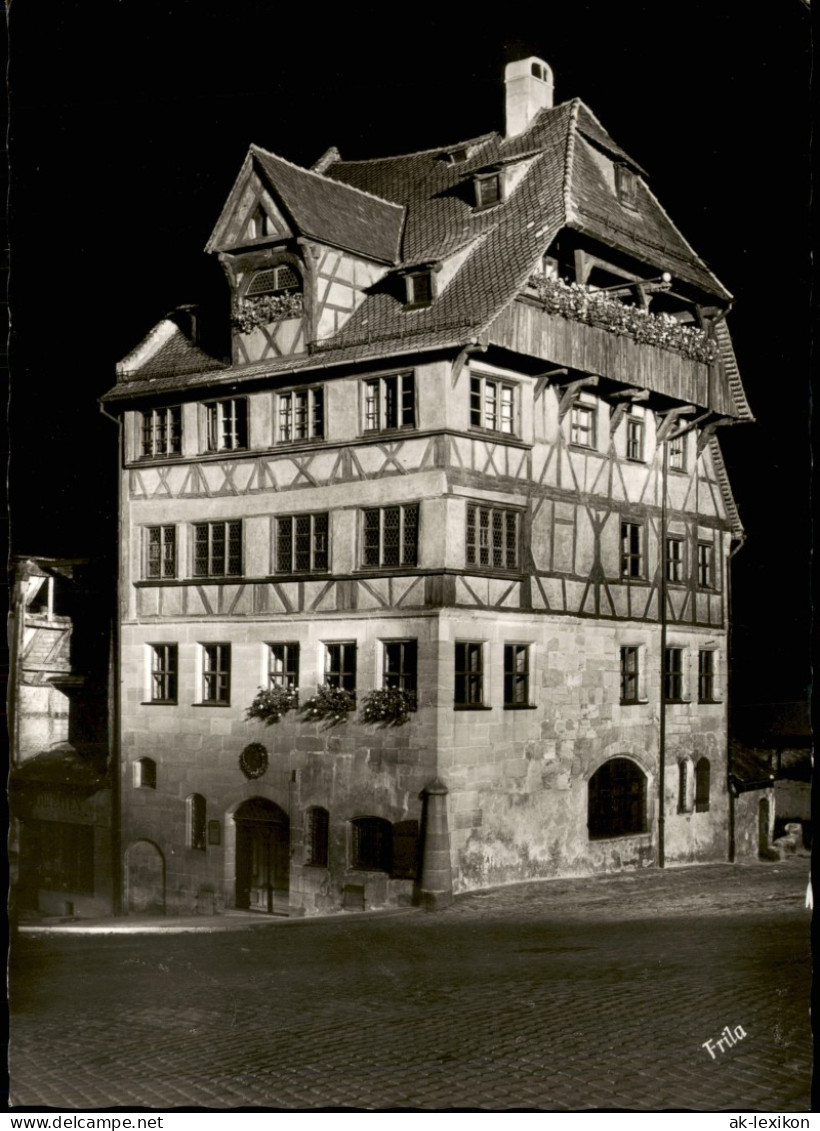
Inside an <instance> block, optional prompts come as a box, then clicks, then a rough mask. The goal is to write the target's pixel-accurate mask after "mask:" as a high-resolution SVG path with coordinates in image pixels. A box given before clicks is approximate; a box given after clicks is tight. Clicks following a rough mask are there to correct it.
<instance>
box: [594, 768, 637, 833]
mask: <svg viewBox="0 0 820 1131" xmlns="http://www.w3.org/2000/svg"><path fill="white" fill-rule="evenodd" d="M588 825H589V838H590V840H600V839H602V838H604V837H614V836H632V835H634V834H636V833H644V832H646V775H645V774H644V772H643V770H641V768H640V767H639V766H637V765H636V764H635V763H634V762H632V761H630V759H628V758H613V759H612V760H611V761H609V762H604V764H603V765H602V766H600V767H599V768H598V769H597V770H596V771H595V773H594V774H593V775H592V777H591V778H590V780H589V819H588Z"/></svg>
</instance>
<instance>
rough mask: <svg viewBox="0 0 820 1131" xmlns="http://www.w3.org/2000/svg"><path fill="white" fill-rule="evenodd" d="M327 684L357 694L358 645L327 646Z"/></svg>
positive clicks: (340, 644) (351, 642)
mask: <svg viewBox="0 0 820 1131" xmlns="http://www.w3.org/2000/svg"><path fill="white" fill-rule="evenodd" d="M325 683H326V684H327V685H328V687H336V688H338V689H339V690H341V691H349V692H350V693H351V694H352V695H355V694H356V644H355V642H354V641H348V640H346V641H343V642H341V643H333V644H326V645H325Z"/></svg>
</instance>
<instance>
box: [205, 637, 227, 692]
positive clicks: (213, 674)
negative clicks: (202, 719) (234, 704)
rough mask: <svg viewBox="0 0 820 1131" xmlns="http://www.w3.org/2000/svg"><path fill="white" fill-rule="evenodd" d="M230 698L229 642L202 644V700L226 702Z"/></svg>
mask: <svg viewBox="0 0 820 1131" xmlns="http://www.w3.org/2000/svg"><path fill="white" fill-rule="evenodd" d="M230 700H231V646H230V644H203V645H202V702H203V703H208V704H212V705H213V704H217V703H219V704H228V703H230Z"/></svg>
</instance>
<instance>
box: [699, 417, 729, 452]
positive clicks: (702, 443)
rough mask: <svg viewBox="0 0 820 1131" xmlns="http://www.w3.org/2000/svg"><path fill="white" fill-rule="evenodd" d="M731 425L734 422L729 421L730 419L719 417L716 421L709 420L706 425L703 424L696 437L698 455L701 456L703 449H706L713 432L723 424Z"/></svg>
mask: <svg viewBox="0 0 820 1131" xmlns="http://www.w3.org/2000/svg"><path fill="white" fill-rule="evenodd" d="M733 423H734V421H733V420H732V419H731V417H729V416H721V417H718V419H717V420H710V421H709V423H708V424H705V425H704V426H703V429H702V430H701V433H700V435H699V436H698V448H697V451H698V455H701V454H702V452H703V449H704V448H705V447H706V445H707V444H708V443H709V441H710V440H711V439H712V437H713V436H714V434H715V431H716V430H717V429H718V428H720V427H721V425H723V424H733Z"/></svg>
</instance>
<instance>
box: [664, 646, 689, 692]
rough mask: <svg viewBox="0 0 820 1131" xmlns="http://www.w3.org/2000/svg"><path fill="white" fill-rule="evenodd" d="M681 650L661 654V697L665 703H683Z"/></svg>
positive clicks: (667, 649)
mask: <svg viewBox="0 0 820 1131" xmlns="http://www.w3.org/2000/svg"><path fill="white" fill-rule="evenodd" d="M683 690H684V689H683V648H666V649H665V650H664V653H663V696H664V699H665V701H666V702H667V703H681V702H683Z"/></svg>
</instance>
